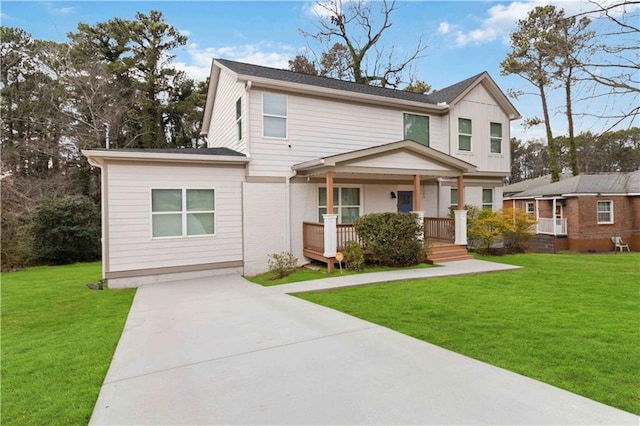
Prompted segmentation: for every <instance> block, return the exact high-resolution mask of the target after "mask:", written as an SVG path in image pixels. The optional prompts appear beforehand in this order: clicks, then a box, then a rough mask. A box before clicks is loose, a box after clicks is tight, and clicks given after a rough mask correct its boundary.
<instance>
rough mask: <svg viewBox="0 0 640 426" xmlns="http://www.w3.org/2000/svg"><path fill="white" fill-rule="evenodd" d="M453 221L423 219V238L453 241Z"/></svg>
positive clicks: (438, 218)
mask: <svg viewBox="0 0 640 426" xmlns="http://www.w3.org/2000/svg"><path fill="white" fill-rule="evenodd" d="M455 226H456V224H455V220H454V219H451V218H449V217H425V218H424V238H425V239H431V240H433V241H445V242H451V243H452V242H454V241H455Z"/></svg>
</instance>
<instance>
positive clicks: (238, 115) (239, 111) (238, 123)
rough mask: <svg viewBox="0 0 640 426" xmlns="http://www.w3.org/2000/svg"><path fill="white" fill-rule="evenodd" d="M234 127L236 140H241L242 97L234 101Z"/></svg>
mask: <svg viewBox="0 0 640 426" xmlns="http://www.w3.org/2000/svg"><path fill="white" fill-rule="evenodd" d="M236 128H237V135H238V140H239V141H240V140H242V98H238V100H237V101H236Z"/></svg>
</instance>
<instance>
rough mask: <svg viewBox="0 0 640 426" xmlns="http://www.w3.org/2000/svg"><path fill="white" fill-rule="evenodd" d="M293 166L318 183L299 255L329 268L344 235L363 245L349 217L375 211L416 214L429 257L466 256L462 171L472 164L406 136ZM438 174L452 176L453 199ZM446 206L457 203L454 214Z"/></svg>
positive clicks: (343, 240)
mask: <svg viewBox="0 0 640 426" xmlns="http://www.w3.org/2000/svg"><path fill="white" fill-rule="evenodd" d="M294 170H295V171H296V178H297V179H300V178H303V179H306V182H307V184H313V185H315V186H316V187H317V188H318V196H317V205H318V214H317V220H315V221H313V220H304V221H303V223H302V240H303V244H302V249H303V255H304V256H305V257H307V258H309V259H315V260H319V261H322V262H325V263H327V265H328V268H329V270H332V268H333V265H334V263H335V262H336V260H335V257H336V254H337V253H338V252H340V251H342V250H343V247H344V245H345V243H346V242H347V241H357V242H358V243H359V244H360V245H361V246H362V247H363V249H364V250H365V251H366V247H364V244H363V242H362V241H361V239H360V238H359V236H358V235H357V233H356V232H355V229H354V226H353V221H354V220H355V219H356V218H357V217H358V216H359V215H362V214H367V213H374V212H388V211H397V212H407V213H409V212H411V213H414V214H416V216H417V217H418V220H420V221H421V222H422V224H423V228H424V235H423V237H424V238H425V239H426V240H429V242H430V243H431V248H432V251H431V254H430V260H433V261H446V260H454V259H457V258H469V257H468V255H467V252H466V244H467V233H466V211H465V210H464V201H463V200H464V173H467V172H471V171H474V170H475V167H474V166H473V165H471V164H469V163H466V162H464V161H461V160H459V159H456V158H454V157H451V156H449V155H446V154H444V153H442V152H440V151H436V150H434V149H431V148H429V147H426V146H424V145H421V144H419V143H417V142H414V141H411V140H405V141H400V142H395V143H391V144H387V145H383V146H380V147H374V148H368V149H364V150H360V151H354V152H349V153H345V154H339V155H335V156H331V157H325V158H321V159H317V160H314V161H310V162H306V163H302V164H299V165H297V166H295V167H294ZM443 178H444V179H447V180H449V181H451V180H453V181H454V182H455V185H456V188H457V189H458V191H457V200H451V199H450V191H448V189H447V193H446V194H444V195H446V197H441V196H440V182H441V181H442V180H443ZM349 186H351V187H349ZM353 187H356V188H358V189H357V190H354V189H353ZM396 188H397V190H394V189H396ZM390 189H391V190H390ZM330 194H333V196H331V195H330ZM365 194H366V195H365ZM353 198H356V199H357V201H354V200H353ZM449 206H455V207H456V209H455V212H454V218H450V217H449V216H448V211H449ZM426 211H428V212H429V213H430V214H429V215H425V212H426ZM433 213H436V215H435V216H434V215H433ZM439 253H444V255H442V254H440V256H439ZM431 258H433V259H431ZM434 259H438V260H434Z"/></svg>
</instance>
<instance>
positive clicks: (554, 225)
mask: <svg viewBox="0 0 640 426" xmlns="http://www.w3.org/2000/svg"><path fill="white" fill-rule="evenodd" d="M556 208H557V206H556V199H555V198H554V199H553V207H551V217H552V218H553V220H552V222H551V225H552V226H553V235H557V232H556V223H557V222H558V219H556Z"/></svg>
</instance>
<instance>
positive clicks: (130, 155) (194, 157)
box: [81, 150, 249, 167]
mask: <svg viewBox="0 0 640 426" xmlns="http://www.w3.org/2000/svg"><path fill="white" fill-rule="evenodd" d="M81 152H82V155H84V156H85V157H87V159H88V160H89V162H90V163H92V164H93V163H95V165H96V166H98V167H102V165H104V162H105V161H106V160H121V161H148V162H171V163H207V164H245V163H248V162H249V158H247V157H240V156H235V155H202V154H177V153H175V152H172V153H159V152H122V151H111V152H107V151H92V150H82V151H81Z"/></svg>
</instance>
